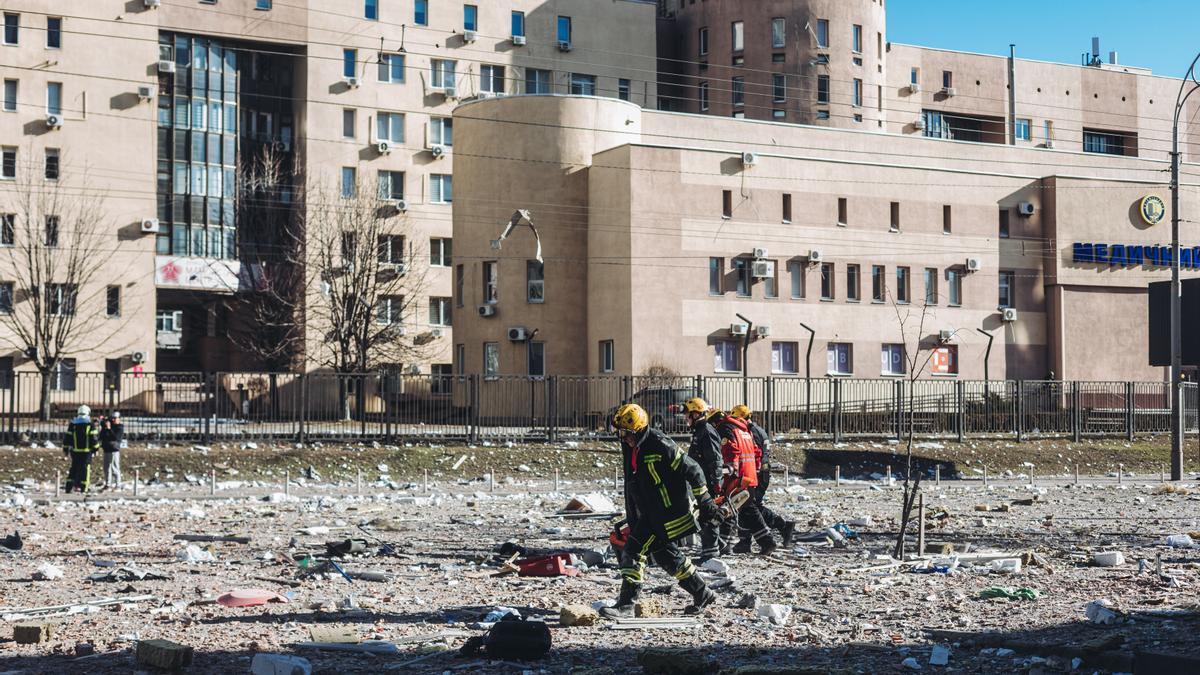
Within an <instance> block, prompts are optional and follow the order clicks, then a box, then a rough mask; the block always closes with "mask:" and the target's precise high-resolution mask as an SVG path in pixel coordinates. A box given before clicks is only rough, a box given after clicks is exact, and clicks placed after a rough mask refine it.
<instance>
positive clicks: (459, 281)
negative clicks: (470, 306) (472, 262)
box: [454, 263, 467, 307]
mask: <svg viewBox="0 0 1200 675" xmlns="http://www.w3.org/2000/svg"><path fill="white" fill-rule="evenodd" d="M466 289H467V271H466V268H464V267H463V264H462V263H459V264H457V265H455V266H454V300H455V303H454V304H455V305H457V306H458V307H462V306H463V303H465V302H466V299H465V298H464V297H463V295H464V294H465V292H466Z"/></svg>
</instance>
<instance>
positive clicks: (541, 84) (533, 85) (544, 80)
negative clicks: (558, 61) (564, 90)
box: [525, 68, 551, 94]
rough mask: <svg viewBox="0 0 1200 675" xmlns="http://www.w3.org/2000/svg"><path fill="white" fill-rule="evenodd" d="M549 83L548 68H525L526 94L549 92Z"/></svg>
mask: <svg viewBox="0 0 1200 675" xmlns="http://www.w3.org/2000/svg"><path fill="white" fill-rule="evenodd" d="M550 83H551V79H550V71H549V70H541V69H539V68H526V69H525V93H526V94H549V93H550Z"/></svg>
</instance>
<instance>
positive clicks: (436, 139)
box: [429, 117, 454, 147]
mask: <svg viewBox="0 0 1200 675" xmlns="http://www.w3.org/2000/svg"><path fill="white" fill-rule="evenodd" d="M429 143H430V144H431V145H444V146H446V147H451V146H453V145H454V118H452V117H432V118H430V120H429Z"/></svg>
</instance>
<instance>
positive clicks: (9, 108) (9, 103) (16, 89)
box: [0, 77, 21, 113]
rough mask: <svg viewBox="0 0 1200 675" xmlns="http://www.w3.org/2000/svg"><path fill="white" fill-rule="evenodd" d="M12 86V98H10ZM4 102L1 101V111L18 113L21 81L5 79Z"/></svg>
mask: <svg viewBox="0 0 1200 675" xmlns="http://www.w3.org/2000/svg"><path fill="white" fill-rule="evenodd" d="M10 85H11V92H12V96H11V97H10V96H9V91H10ZM3 96H4V100H3V101H0V110H2V111H3V112H11V113H15V112H17V106H18V99H19V98H20V96H21V81H20V80H18V79H17V78H15V77H6V78H4V91H3Z"/></svg>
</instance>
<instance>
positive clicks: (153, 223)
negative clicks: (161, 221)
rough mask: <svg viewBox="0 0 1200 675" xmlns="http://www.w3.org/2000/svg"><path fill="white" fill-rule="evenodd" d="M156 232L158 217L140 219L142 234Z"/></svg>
mask: <svg viewBox="0 0 1200 675" xmlns="http://www.w3.org/2000/svg"><path fill="white" fill-rule="evenodd" d="M157 233H158V218H143V219H142V234H157Z"/></svg>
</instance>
